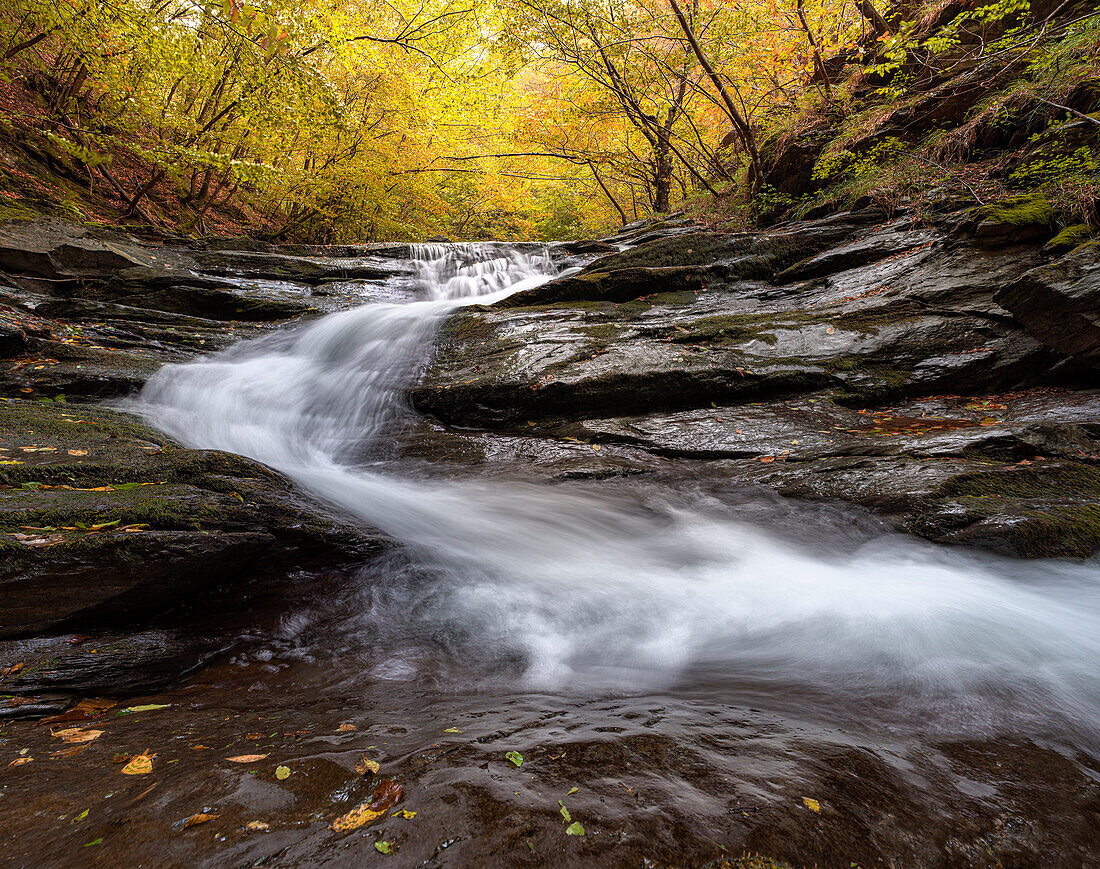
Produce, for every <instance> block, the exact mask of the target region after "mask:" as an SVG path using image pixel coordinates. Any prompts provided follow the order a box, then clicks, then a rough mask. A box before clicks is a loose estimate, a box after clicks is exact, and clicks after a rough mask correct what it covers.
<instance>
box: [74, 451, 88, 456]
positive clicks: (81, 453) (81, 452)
mask: <svg viewBox="0 0 1100 869" xmlns="http://www.w3.org/2000/svg"><path fill="white" fill-rule="evenodd" d="M69 455H70V456H86V455H88V451H87V450H69Z"/></svg>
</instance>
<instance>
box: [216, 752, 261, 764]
mask: <svg viewBox="0 0 1100 869" xmlns="http://www.w3.org/2000/svg"><path fill="white" fill-rule="evenodd" d="M265 757H267V755H266V754H238V755H237V756H236V757H227V758H226V760H228V761H229V762H230V763H255V762H256V761H258V760H263V759H264V758H265Z"/></svg>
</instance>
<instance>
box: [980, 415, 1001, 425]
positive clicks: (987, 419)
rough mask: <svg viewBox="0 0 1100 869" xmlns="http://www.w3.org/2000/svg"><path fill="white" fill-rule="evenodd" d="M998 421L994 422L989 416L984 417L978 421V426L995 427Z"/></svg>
mask: <svg viewBox="0 0 1100 869" xmlns="http://www.w3.org/2000/svg"><path fill="white" fill-rule="evenodd" d="M997 423H998V420H995V419H994V418H993V417H991V416H987V417H984V418H982V419H980V420H979V421H978V425H997Z"/></svg>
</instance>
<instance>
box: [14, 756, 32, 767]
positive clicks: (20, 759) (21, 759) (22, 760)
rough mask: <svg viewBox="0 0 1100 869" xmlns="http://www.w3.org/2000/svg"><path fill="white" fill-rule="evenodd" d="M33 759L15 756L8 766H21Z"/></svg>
mask: <svg viewBox="0 0 1100 869" xmlns="http://www.w3.org/2000/svg"><path fill="white" fill-rule="evenodd" d="M33 760H34V758H33V757H17V758H16V759H15V760H13V761H12V762H11V763H9V764H8V766H22V765H23V764H25V763H31V762H32V761H33Z"/></svg>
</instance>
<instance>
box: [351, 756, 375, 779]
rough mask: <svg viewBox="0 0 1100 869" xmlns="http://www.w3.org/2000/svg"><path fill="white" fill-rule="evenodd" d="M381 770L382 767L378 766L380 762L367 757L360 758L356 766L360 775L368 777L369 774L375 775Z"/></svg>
mask: <svg viewBox="0 0 1100 869" xmlns="http://www.w3.org/2000/svg"><path fill="white" fill-rule="evenodd" d="M379 769H381V767H379V766H378V762H377V761H374V760H371V759H370V758H369V757H367V756H366V755H364V756H363V757H361V758H359V760H358V762H357V763H356V764H355V771H356V772H357V773H359V775H366V774H367V773H370V774H371V775H375V774H376V773H377V772H378V770H379Z"/></svg>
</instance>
